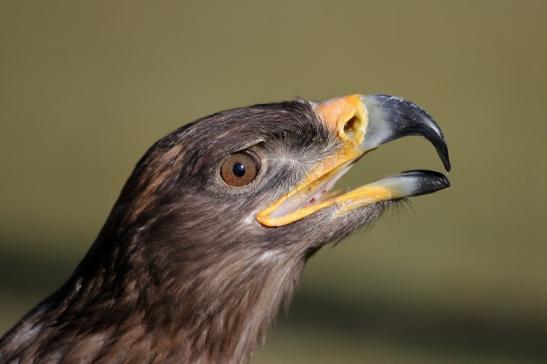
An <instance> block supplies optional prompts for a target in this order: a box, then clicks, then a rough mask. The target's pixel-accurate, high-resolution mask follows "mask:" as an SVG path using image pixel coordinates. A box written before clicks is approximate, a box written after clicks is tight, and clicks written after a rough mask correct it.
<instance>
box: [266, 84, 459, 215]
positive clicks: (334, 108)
mask: <svg viewBox="0 0 547 364" xmlns="http://www.w3.org/2000/svg"><path fill="white" fill-rule="evenodd" d="M314 111H315V112H316V114H317V116H318V118H319V119H320V120H321V121H322V122H323V123H325V124H326V126H327V127H328V128H329V129H330V130H331V132H333V133H335V134H336V136H337V138H338V139H339V141H340V142H341V144H342V147H341V148H340V149H339V150H338V151H337V152H336V153H335V154H333V155H331V156H329V157H327V158H326V159H325V160H323V161H322V162H320V163H319V164H318V165H317V166H316V167H315V168H314V169H313V170H312V171H311V172H310V173H309V175H308V176H307V177H306V179H305V180H304V181H302V182H301V183H300V184H299V185H297V186H296V187H295V188H294V189H293V190H291V191H290V192H289V193H288V194H286V195H285V196H282V197H281V198H280V199H278V200H277V201H274V202H273V203H272V204H271V205H270V206H268V207H267V208H265V209H263V210H262V211H260V212H259V213H258V215H257V220H258V221H259V222H260V223H261V224H263V225H265V226H281V225H286V224H288V223H291V222H294V221H296V220H299V219H302V218H304V217H306V216H308V215H310V214H312V213H314V212H316V211H318V210H320V209H322V208H325V207H328V206H331V205H335V204H336V205H338V206H339V207H340V209H339V210H341V211H342V212H343V211H348V210H352V209H354V208H356V207H360V206H364V205H368V204H372V203H375V202H380V201H385V200H392V199H398V198H404V197H409V196H416V195H421V194H426V193H432V192H435V191H438V190H440V189H443V188H446V187H448V186H449V185H450V182H449V181H448V179H447V178H446V177H445V176H444V175H442V174H440V173H437V172H431V171H408V172H404V173H401V174H399V175H396V176H391V177H388V178H385V179H382V180H380V181H376V182H373V183H370V184H367V185H364V186H362V187H359V188H357V189H355V190H352V191H349V192H347V193H344V194H334V196H333V194H332V193H329V194H327V193H326V192H328V191H329V190H330V189H331V188H332V187H333V186H334V183H335V182H336V180H338V179H339V178H340V177H341V176H342V175H343V174H344V173H345V172H347V171H348V170H349V169H350V168H351V166H352V165H353V162H355V161H356V160H357V159H359V158H360V157H361V156H362V155H364V154H365V153H367V152H368V151H370V150H373V149H375V148H377V147H379V146H380V145H382V144H385V143H387V142H390V141H392V140H395V139H399V138H402V137H405V136H409V135H418V136H423V137H424V138H426V139H427V140H429V142H431V144H433V146H434V147H435V149H436V151H437V154H438V155H439V157H440V159H441V160H442V162H443V165H444V167H445V169H446V170H447V171H449V170H450V168H451V166H450V160H449V157H448V148H447V146H446V142H445V139H444V136H443V133H442V131H441V129H440V128H439V126H438V125H437V123H436V122H435V121H434V120H433V118H432V117H431V116H430V115H429V114H428V113H427V112H426V111H424V110H423V109H422V108H420V107H419V106H417V105H415V104H413V103H411V102H409V101H407V100H404V99H402V98H399V97H394V96H387V95H369V96H362V95H351V96H346V97H341V98H336V99H332V100H328V101H325V102H323V103H319V104H315V105H314Z"/></svg>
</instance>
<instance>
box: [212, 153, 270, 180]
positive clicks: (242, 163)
mask: <svg viewBox="0 0 547 364" xmlns="http://www.w3.org/2000/svg"><path fill="white" fill-rule="evenodd" d="M259 169H260V159H259V158H258V156H257V155H256V154H255V153H253V152H251V151H245V152H237V153H234V154H230V155H229V156H228V158H226V160H225V161H224V163H222V167H221V168H220V176H221V177H222V179H223V180H224V182H226V184H228V185H230V186H234V187H241V186H245V185H248V184H249V183H251V182H252V181H254V179H255V178H256V176H257V174H258V171H259Z"/></svg>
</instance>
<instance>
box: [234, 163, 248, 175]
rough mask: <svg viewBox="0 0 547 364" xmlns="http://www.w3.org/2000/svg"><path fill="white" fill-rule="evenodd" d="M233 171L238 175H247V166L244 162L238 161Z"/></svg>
mask: <svg viewBox="0 0 547 364" xmlns="http://www.w3.org/2000/svg"><path fill="white" fill-rule="evenodd" d="M232 171H233V172H234V175H235V176H236V177H243V176H244V175H245V166H244V165H243V164H242V163H236V164H234V168H232Z"/></svg>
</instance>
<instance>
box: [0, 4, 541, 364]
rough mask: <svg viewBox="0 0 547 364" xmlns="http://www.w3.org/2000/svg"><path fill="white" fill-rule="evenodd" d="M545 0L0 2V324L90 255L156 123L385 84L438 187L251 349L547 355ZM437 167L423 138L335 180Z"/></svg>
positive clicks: (311, 275)
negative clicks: (421, 126) (441, 148)
mask: <svg viewBox="0 0 547 364" xmlns="http://www.w3.org/2000/svg"><path fill="white" fill-rule="evenodd" d="M546 14H547V2H545V1H495V2H494V1H492V2H485V1H450V2H442V1H415V2H409V1H336V2H335V1H332V2H327V1H317V2H294V1H268V2H261V1H235V2H234V1H231V2H215V3H213V2H205V1H201V2H197V1H196V2H190V1H185V2H182V1H179V2H175V1H154V2H138V1H89V2H77V1H47V2H45V1H2V2H1V5H0V39H1V43H0V45H1V48H0V49H1V57H0V135H1V143H0V163H1V177H2V178H1V182H0V186H1V188H0V201H1V202H0V332H4V331H5V330H7V329H8V327H10V326H11V325H12V324H14V323H15V322H16V320H17V319H18V318H19V317H20V316H21V315H22V314H23V313H25V312H26V311H27V310H29V309H30V308H31V307H32V306H33V305H34V304H36V303H37V302H38V300H40V299H41V298H43V297H44V296H45V295H46V294H47V293H49V292H50V291H52V290H53V289H55V288H57V287H58V286H59V285H60V284H61V283H62V282H63V281H64V280H65V279H66V278H67V276H68V275H69V274H70V273H71V271H72V269H73V268H74V267H75V265H76V264H77V262H78V261H79V259H80V258H81V257H82V256H83V254H84V253H85V252H86V250H87V248H88V247H89V245H90V244H91V242H92V241H93V239H94V237H95V235H96V234H97V232H98V230H99V228H100V227H101V225H102V223H103V222H104V220H105V218H106V216H107V214H108V212H109V210H110V208H111V206H112V204H113V202H114V200H115V198H116V197H117V194H118V193H119V191H120V189H121V187H122V184H123V183H124V181H125V179H126V178H127V176H128V175H129V173H130V172H131V170H132V167H133V165H134V163H135V162H136V161H137V160H138V158H139V157H140V156H141V155H142V153H143V152H144V151H145V150H146V148H147V147H148V146H149V145H150V144H151V143H152V142H154V141H155V140H156V139H158V138H160V137H161V136H163V135H165V134H166V133H168V132H169V131H171V130H172V129H175V128H177V127H178V126H180V125H181V124H183V123H186V122H188V121H191V120H193V119H195V118H198V117H200V116H204V115H207V114H210V113H213V112H216V111H219V110H222V109H226V108H231V107H236V106H245V105H248V104H254V103H262V102H269V101H278V100H285V99H292V98H294V97H295V96H301V97H304V98H308V99H315V100H323V99H327V98H331V97H335V96H341V95H346V94H351V93H355V92H359V93H376V92H383V93H388V94H394V95H399V96H403V97H406V98H408V99H411V100H413V101H415V102H417V103H418V104H420V105H422V106H423V107H424V108H425V109H426V110H428V111H429V112H430V113H431V114H432V115H433V116H434V117H435V118H436V119H437V121H438V122H439V124H440V125H441V126H442V128H443V130H444V132H445V135H446V136H447V138H448V143H449V148H450V153H451V157H452V162H453V171H452V172H451V173H450V175H449V177H450V179H451V181H452V184H453V186H452V188H450V189H448V190H445V191H442V192H440V193H437V194H434V195H431V196H426V197H420V198H415V199H414V200H413V203H412V208H406V209H403V210H402V211H400V212H399V213H391V214H388V215H387V216H386V217H384V218H383V219H382V220H381V221H380V222H379V223H377V224H376V226H375V227H374V228H372V229H368V230H366V231H364V232H361V233H359V234H356V235H355V236H353V237H352V238H350V239H348V240H347V241H346V242H345V243H344V244H342V245H340V246H337V247H336V248H334V249H325V250H324V251H322V252H321V253H320V254H319V255H318V256H316V257H315V258H314V259H312V260H311V262H310V263H309V265H308V267H307V270H306V273H305V276H304V280H303V282H302V285H301V287H300V289H299V290H298V292H297V294H296V297H295V300H294V302H293V304H292V306H291V309H290V310H289V313H288V315H287V316H285V315H283V316H282V317H280V320H279V322H278V324H277V325H276V326H275V327H274V329H273V330H271V332H270V335H269V337H268V341H267V342H266V344H265V346H264V347H262V348H261V350H259V351H258V353H257V354H256V355H255V357H254V360H253V362H254V363H262V364H266V363H287V362H294V363H315V362H318V361H320V362H333V363H334V362H336V363H362V362H367V363H540V362H547V233H546V232H545V231H546V230H545V219H546V217H547V214H546V212H545V208H546V203H547V169H546V166H545V164H546V163H545V157H546V152H547V148H546V146H545V144H546V141H545V140H546V137H547V120H546V116H545V111H546V106H547V67H546V66H547V16H546ZM415 168H430V169H437V170H441V169H442V167H441V163H440V161H439V160H438V158H437V157H436V155H435V153H434V150H433V148H432V147H431V146H430V145H428V143H426V142H425V141H424V140H421V139H417V138H407V139H406V140H401V141H397V142H395V143H392V144H389V145H387V146H384V147H383V148H381V149H380V150H378V151H377V152H375V153H373V154H372V155H370V157H368V158H366V160H363V161H362V163H361V164H360V166H359V167H358V168H356V169H355V170H353V171H352V172H351V174H350V175H349V176H348V177H347V178H346V180H347V181H349V183H350V184H358V183H363V181H370V180H372V179H374V178H377V177H381V176H382V175H386V174H391V173H394V172H398V171H400V170H403V169H415Z"/></svg>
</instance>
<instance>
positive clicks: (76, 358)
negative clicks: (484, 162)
mask: <svg viewBox="0 0 547 364" xmlns="http://www.w3.org/2000/svg"><path fill="white" fill-rule="evenodd" d="M410 135H417V136H422V137H424V138H425V139H427V140H428V141H429V142H430V143H432V144H433V146H434V147H435V149H436V151H437V154H438V155H439V157H440V159H441V160H442V162H443V165H444V167H445V169H446V170H447V171H448V170H450V161H449V156H448V149H447V145H446V142H445V138H444V136H443V133H442V131H441V129H440V128H439V126H438V125H437V123H436V122H435V121H434V120H433V118H432V117H431V116H430V115H429V114H428V113H427V112H426V111H424V110H423V109H422V108H420V107H419V106H417V105H415V104H414V103H412V102H410V101H407V100H405V99H402V98H399V97H394V96H388V95H382V94H375V95H366V96H364V95H359V94H356V95H350V96H345V97H338V98H334V99H330V100H327V101H324V102H314V101H307V100H304V99H295V100H291V101H284V102H277V103H269V104H258V105H254V106H249V107H242V108H236V109H232V110H227V111H223V112H219V113H215V114H212V115H210V116H207V117H204V118H201V119H199V120H197V121H194V122H192V123H190V124H187V125H184V126H182V127H181V128H179V129H177V130H175V131H173V132H172V133H170V134H169V135H167V136H165V137H163V138H162V139H160V140H159V141H157V142H156V143H155V144H153V145H152V147H150V149H149V150H148V151H147V152H146V153H145V154H144V156H143V157H142V158H141V159H140V160H139V162H138V163H137V164H136V166H135V168H134V170H133V172H132V174H131V175H130V177H129V178H128V180H127V182H126V183H125V185H124V187H123V189H122V191H121V193H120V196H119V197H118V199H117V201H116V202H115V204H114V206H113V208H112V211H111V212H110V214H109V216H108V218H107V220H106V222H105V224H104V226H103V227H102V229H101V230H100V232H99V234H98V236H97V238H96V240H95V241H94V242H93V244H92V246H91V247H90V249H89V251H88V252H87V254H86V255H85V256H84V258H83V259H82V261H81V262H80V263H79V265H78V266H77V267H76V269H75V271H74V273H73V274H72V275H71V276H70V277H69V278H68V280H67V282H66V283H65V284H64V285H63V286H62V287H61V288H60V289H58V290H57V291H56V292H54V293H52V294H51V295H50V296H49V297H47V298H46V299H45V300H43V301H42V302H41V303H39V304H38V305H37V306H36V307H35V308H33V309H32V310H31V311H30V312H29V313H27V314H26V315H25V316H24V317H23V318H22V319H21V320H20V321H19V322H18V323H17V324H16V325H15V326H14V327H13V328H11V329H10V330H9V331H8V332H7V333H6V334H5V335H4V336H3V337H2V338H1V339H0V362H2V363H19V364H24V363H200V364H207V363H229V364H232V363H246V362H248V361H249V360H250V357H251V355H252V353H253V351H254V350H255V349H256V347H257V346H258V345H259V344H260V343H261V342H262V341H263V340H264V336H265V333H266V331H267V328H268V327H269V325H270V324H271V323H272V321H273V320H274V319H275V316H276V314H277V312H278V309H279V307H280V306H282V305H284V304H288V302H289V300H290V298H291V294H292V292H293V290H294V288H295V287H296V286H297V284H298V283H299V281H300V278H301V275H302V271H303V269H304V266H305V264H306V262H307V260H308V259H309V258H310V257H312V256H313V255H314V253H316V252H317V251H318V250H319V249H321V248H322V247H324V246H325V245H327V244H330V243H336V242H339V241H340V240H341V239H343V238H344V237H346V236H348V235H349V234H350V233H352V232H353V231H355V230H356V229H359V228H360V227H363V226H366V225H370V224H371V223H372V222H373V221H374V220H376V219H377V218H378V217H379V216H380V215H381V214H382V213H383V212H384V211H386V210H387V209H388V208H389V207H390V206H394V205H397V204H398V203H400V202H401V201H405V199H406V198H408V197H410V196H417V195H422V194H428V193H432V192H435V191H438V190H441V189H444V188H446V187H448V186H449V185H450V183H449V181H448V179H447V178H446V177H445V176H444V175H443V174H442V173H439V172H434V171H426V170H412V171H406V172H402V173H400V174H396V175H392V176H389V177H386V178H383V179H380V180H377V181H374V182H370V183H366V184H364V185H362V186H360V187H357V188H355V189H352V190H347V189H346V190H344V189H334V187H335V183H336V182H337V180H339V179H340V177H341V176H342V175H344V173H346V172H347V171H348V170H349V169H350V168H351V167H352V166H354V165H355V164H356V163H357V162H358V161H359V160H360V159H361V158H362V157H363V156H365V155H366V154H367V153H369V152H371V151H372V150H374V149H376V148H378V147H379V146H380V145H382V144H384V143H387V142H389V141H392V140H395V139H398V138H401V137H405V136H410Z"/></svg>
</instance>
